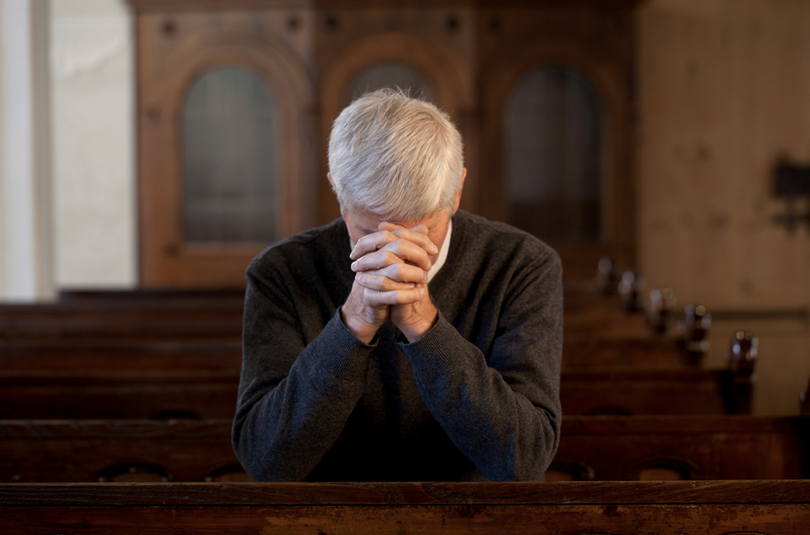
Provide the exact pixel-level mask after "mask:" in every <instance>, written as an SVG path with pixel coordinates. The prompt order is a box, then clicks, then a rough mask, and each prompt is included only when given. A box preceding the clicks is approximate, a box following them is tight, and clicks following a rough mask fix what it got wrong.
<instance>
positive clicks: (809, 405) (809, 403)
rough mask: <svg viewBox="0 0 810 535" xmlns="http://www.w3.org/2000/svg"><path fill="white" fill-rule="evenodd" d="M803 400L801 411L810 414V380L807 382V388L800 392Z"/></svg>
mask: <svg viewBox="0 0 810 535" xmlns="http://www.w3.org/2000/svg"><path fill="white" fill-rule="evenodd" d="M799 400H800V401H801V405H800V406H799V407H800V411H801V414H803V415H804V416H810V381H808V383H807V390H805V391H804V392H802V393H801V394H799Z"/></svg>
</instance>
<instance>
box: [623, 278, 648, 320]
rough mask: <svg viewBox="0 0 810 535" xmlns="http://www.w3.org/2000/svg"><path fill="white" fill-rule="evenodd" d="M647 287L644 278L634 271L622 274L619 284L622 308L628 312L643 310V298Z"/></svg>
mask: <svg viewBox="0 0 810 535" xmlns="http://www.w3.org/2000/svg"><path fill="white" fill-rule="evenodd" d="M645 285H646V283H645V281H644V277H642V276H641V275H639V274H638V273H636V272H635V271H632V270H629V269H628V270H627V271H625V272H624V273H622V280H621V282H620V283H619V294H620V295H621V298H622V306H624V309H625V310H627V311H628V312H635V311H637V310H641V296H642V295H643V294H644V286H645Z"/></svg>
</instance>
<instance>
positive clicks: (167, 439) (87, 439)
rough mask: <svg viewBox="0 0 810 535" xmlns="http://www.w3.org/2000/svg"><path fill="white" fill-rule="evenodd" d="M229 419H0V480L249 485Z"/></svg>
mask: <svg viewBox="0 0 810 535" xmlns="http://www.w3.org/2000/svg"><path fill="white" fill-rule="evenodd" d="M230 430H231V420H230V419H226V420H207V421H195V420H169V421H151V420H108V421H102V420H28V421H25V420H13V421H10V420H6V421H0V482H77V481H87V482H92V481H100V480H104V481H205V480H207V479H210V480H228V479H233V478H236V479H241V480H245V479H248V480H249V478H247V476H246V475H245V474H244V471H243V470H242V468H241V466H240V465H239V462H238V461H237V459H236V456H235V455H234V453H233V448H232V446H231V439H230Z"/></svg>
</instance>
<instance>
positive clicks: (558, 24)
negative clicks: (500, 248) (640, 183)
mask: <svg viewBox="0 0 810 535" xmlns="http://www.w3.org/2000/svg"><path fill="white" fill-rule="evenodd" d="M612 7H613V8H612V9H607V10H602V9H594V10H580V9H565V8H564V7H562V4H560V5H559V6H557V8H556V9H548V10H542V9H530V8H528V7H525V8H514V9H504V8H500V7H498V6H495V5H491V6H487V7H485V8H482V9H481V11H480V21H481V22H480V25H479V39H480V42H479V48H480V57H481V67H480V70H481V94H482V97H481V107H482V119H481V127H482V128H481V143H480V146H481V162H482V168H481V175H482V176H483V177H486V180H484V181H483V182H482V184H481V194H482V197H481V198H482V203H481V207H480V210H481V214H482V215H484V216H485V217H488V218H491V219H496V220H503V218H504V217H505V212H504V210H505V207H506V203H505V183H506V176H505V175H506V168H505V157H504V153H505V149H504V121H503V116H504V110H505V109H506V106H507V102H508V99H509V97H510V95H511V91H512V88H513V87H514V86H515V84H516V83H517V82H518V81H519V80H520V79H521V78H522V77H523V76H525V75H526V74H527V73H528V72H530V71H531V70H532V69H533V68H535V67H537V66H540V65H565V66H569V67H573V68H575V69H577V70H578V71H580V72H581V73H583V74H584V76H585V77H586V78H587V79H588V80H589V81H590V82H591V83H592V84H593V85H594V86H595V88H596V90H597V93H598V94H599V96H600V97H601V101H602V106H603V108H604V114H605V118H606V121H605V131H604V137H603V139H604V141H603V143H604V145H603V151H604V153H603V154H604V158H603V162H602V170H601V171H602V177H603V178H602V184H603V189H602V211H603V214H602V225H601V230H602V239H601V242H600V243H595V244H591V245H587V244H581V245H579V244H578V245H568V244H556V243H552V244H551V245H552V246H554V247H555V248H556V249H557V251H558V252H559V253H560V256H561V258H562V260H563V265H564V266H565V270H564V274H563V276H564V277H565V278H566V279H567V280H569V279H572V280H583V279H590V278H591V277H592V276H593V274H594V271H593V270H594V266H596V264H597V261H598V259H599V258H601V257H603V256H610V257H611V258H613V259H614V260H615V261H616V262H617V263H618V264H620V265H622V266H633V265H635V212H636V210H635V198H634V191H635V187H634V186H633V184H634V172H633V167H634V166H633V154H634V153H633V146H634V144H635V143H634V139H633V136H634V134H633V119H632V113H633V104H634V102H633V96H632V95H633V77H634V65H633V64H634V52H633V47H634V33H635V32H634V27H635V22H634V12H633V9H632V5H631V4H614V5H613V6H612Z"/></svg>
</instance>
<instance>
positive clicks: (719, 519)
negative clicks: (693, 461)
mask: <svg viewBox="0 0 810 535" xmlns="http://www.w3.org/2000/svg"><path fill="white" fill-rule="evenodd" d="M808 525H810V481H706V482H699V483H698V482H683V481H678V482H654V483H652V482H610V483H602V482H599V483H593V482H566V483H352V484H347V483H333V484H312V483H310V484H300V483H272V484H271V483H242V484H236V483H228V484H225V483H209V484H205V483H198V484H178V483H162V484H144V483H141V484H137V485H136V484H131V483H130V484H126V483H121V484H69V485H0V531H2V532H3V533H4V534H8V535H19V534H26V535H40V534H42V535H45V534H53V533H63V534H68V533H69V534H74V533H111V534H122V535H123V534H138V535H141V534H143V533H195V534H212V535H213V534H216V535H220V534H223V533H228V534H235V535H238V534H251V535H253V534H256V533H284V534H311V533H320V534H340V533H355V534H366V533H368V534H375V535H379V534H383V535H385V534H401V533H459V534H462V533H463V534H479V533H480V534H492V533H521V534H523V533H525V534H533V535H534V534H537V533H554V534H559V535H574V534H582V533H632V534H656V535H683V534H684V533H703V534H707V535H728V534H731V533H759V534H763V533H765V534H770V535H779V534H788V533H790V534H796V533H802V532H804V530H806V528H807V526H808Z"/></svg>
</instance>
